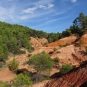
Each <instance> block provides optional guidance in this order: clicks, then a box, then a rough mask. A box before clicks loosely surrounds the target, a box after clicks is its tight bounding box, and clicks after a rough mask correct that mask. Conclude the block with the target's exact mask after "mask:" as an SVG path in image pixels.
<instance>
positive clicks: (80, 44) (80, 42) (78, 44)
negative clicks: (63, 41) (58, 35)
mask: <svg viewBox="0 0 87 87" xmlns="http://www.w3.org/2000/svg"><path fill="white" fill-rule="evenodd" d="M82 45H83V41H82V40H81V39H80V40H79V42H78V43H76V44H75V46H77V47H81V46H82Z"/></svg>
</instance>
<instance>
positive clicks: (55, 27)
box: [0, 0, 87, 33]
mask: <svg viewBox="0 0 87 87" xmlns="http://www.w3.org/2000/svg"><path fill="white" fill-rule="evenodd" d="M81 12H83V13H84V14H85V15H87V0H0V21H3V22H8V23H11V24H20V25H23V26H27V27H30V28H32V29H36V30H43V31H45V32H48V33H51V32H62V31H64V30H65V29H67V28H69V27H70V26H71V25H72V22H73V20H74V19H75V18H76V17H78V16H79V14H80V13H81Z"/></svg>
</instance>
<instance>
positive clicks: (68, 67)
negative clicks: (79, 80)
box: [60, 64, 73, 74]
mask: <svg viewBox="0 0 87 87" xmlns="http://www.w3.org/2000/svg"><path fill="white" fill-rule="evenodd" d="M72 69H73V67H72V66H71V65H70V64H63V65H62V67H61V68H60V72H61V73H62V74H66V73H68V72H69V71H70V70H72Z"/></svg>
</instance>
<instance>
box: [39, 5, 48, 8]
mask: <svg viewBox="0 0 87 87" xmlns="http://www.w3.org/2000/svg"><path fill="white" fill-rule="evenodd" d="M39 8H43V9H47V7H46V6H45V5H40V6H39Z"/></svg>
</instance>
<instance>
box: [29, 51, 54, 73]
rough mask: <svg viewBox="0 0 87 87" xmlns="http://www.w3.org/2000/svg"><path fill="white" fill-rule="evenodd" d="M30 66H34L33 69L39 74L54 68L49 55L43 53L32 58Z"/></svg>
mask: <svg viewBox="0 0 87 87" xmlns="http://www.w3.org/2000/svg"><path fill="white" fill-rule="evenodd" d="M28 64H29V65H31V66H33V68H34V69H35V70H36V71H37V72H40V71H46V70H48V69H51V68H52V66H53V61H52V59H51V58H50V56H49V55H48V54H46V53H45V52H41V53H38V54H35V55H33V56H31V58H30V59H29V61H28Z"/></svg>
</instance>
